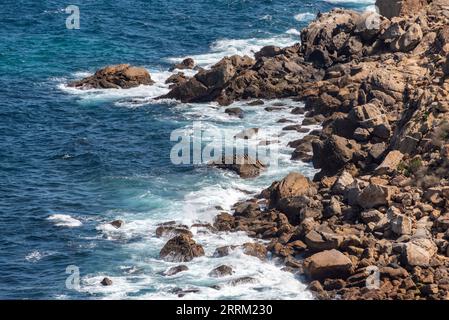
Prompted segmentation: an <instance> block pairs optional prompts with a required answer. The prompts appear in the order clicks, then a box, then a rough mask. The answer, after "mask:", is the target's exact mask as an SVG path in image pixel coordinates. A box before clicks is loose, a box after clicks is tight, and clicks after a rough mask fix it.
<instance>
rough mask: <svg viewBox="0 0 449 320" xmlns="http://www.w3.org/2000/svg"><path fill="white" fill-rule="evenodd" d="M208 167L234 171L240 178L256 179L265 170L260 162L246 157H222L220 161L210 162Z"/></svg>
mask: <svg viewBox="0 0 449 320" xmlns="http://www.w3.org/2000/svg"><path fill="white" fill-rule="evenodd" d="M210 165H212V166H214V167H217V168H220V169H226V170H230V171H234V172H235V173H237V174H238V175H239V176H240V177H241V178H254V177H257V176H258V175H259V174H260V173H261V172H262V171H263V170H265V168H266V167H265V165H264V164H263V163H262V162H260V161H259V160H254V159H252V158H251V157H249V156H247V155H245V156H233V157H225V156H224V157H223V158H222V159H221V161H215V162H212V163H211V164H210Z"/></svg>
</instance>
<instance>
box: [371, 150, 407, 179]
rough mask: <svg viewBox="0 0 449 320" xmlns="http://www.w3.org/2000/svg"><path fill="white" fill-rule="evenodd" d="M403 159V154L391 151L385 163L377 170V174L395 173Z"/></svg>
mask: <svg viewBox="0 0 449 320" xmlns="http://www.w3.org/2000/svg"><path fill="white" fill-rule="evenodd" d="M403 158H404V155H403V154H402V152H400V151H398V150H395V151H390V152H389V153H388V154H387V156H386V157H385V159H384V161H383V162H382V163H381V164H380V165H379V166H378V167H377V168H376V173H377V174H386V173H389V172H393V171H395V170H396V169H397V168H398V165H399V164H400V163H401V161H402V159H403Z"/></svg>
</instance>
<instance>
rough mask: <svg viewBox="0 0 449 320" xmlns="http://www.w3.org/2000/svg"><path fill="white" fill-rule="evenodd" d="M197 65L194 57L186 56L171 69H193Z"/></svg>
mask: <svg viewBox="0 0 449 320" xmlns="http://www.w3.org/2000/svg"><path fill="white" fill-rule="evenodd" d="M194 67H195V61H194V60H193V59H192V58H186V59H184V60H182V61H181V62H180V63H177V64H175V65H174V66H172V67H171V68H170V71H173V70H175V69H179V70H184V69H193V68H194Z"/></svg>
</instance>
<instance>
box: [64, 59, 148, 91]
mask: <svg viewBox="0 0 449 320" xmlns="http://www.w3.org/2000/svg"><path fill="white" fill-rule="evenodd" d="M152 84H154V81H153V80H151V76H150V73H149V72H148V71H147V70H146V69H144V68H138V67H132V66H130V65H129V64H119V65H113V66H108V67H105V68H103V69H100V70H98V71H97V72H95V74H94V75H93V76H90V77H87V78H84V79H82V80H79V81H74V82H71V83H69V85H68V86H69V87H75V88H79V89H118V88H122V89H129V88H132V87H137V86H139V85H152Z"/></svg>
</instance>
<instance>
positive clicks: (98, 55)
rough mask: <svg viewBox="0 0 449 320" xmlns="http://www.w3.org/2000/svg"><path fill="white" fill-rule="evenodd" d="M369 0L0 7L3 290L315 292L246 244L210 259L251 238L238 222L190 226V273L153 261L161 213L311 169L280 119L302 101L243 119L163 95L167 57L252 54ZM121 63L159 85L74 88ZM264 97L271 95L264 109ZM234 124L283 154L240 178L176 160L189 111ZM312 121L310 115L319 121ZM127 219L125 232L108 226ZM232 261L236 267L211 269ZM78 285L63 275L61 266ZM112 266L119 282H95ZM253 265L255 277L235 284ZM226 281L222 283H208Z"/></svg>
mask: <svg viewBox="0 0 449 320" xmlns="http://www.w3.org/2000/svg"><path fill="white" fill-rule="evenodd" d="M373 2H374V1H371V0H363V1H342V0H340V1H337V0H328V1H315V0H314V1H312V0H295V1H291V0H271V1H269V0H265V1H261V0H214V1H212V0H201V1H200V0H191V1H179V0H169V1H167V0H164V1H162V0H148V1H144V0H129V1H124V0H114V1H112V0H111V1H94V0H87V1H78V0H71V1H70V3H67V4H61V2H60V1H55V0H47V1H39V2H37V1H31V0H23V1H13V0H3V1H2V8H1V9H0V97H1V99H0V136H1V138H2V139H1V140H0V181H1V182H0V226H1V227H2V232H1V233H0V248H1V249H0V252H1V254H0V299H115V298H116V299H157V298H159V299H174V298H177V295H176V294H174V293H173V290H174V289H176V288H181V289H192V288H195V289H199V292H198V293H191V294H188V295H186V296H185V297H184V298H186V299H244V298H247V299H310V298H311V295H310V294H309V293H308V292H307V290H306V289H305V286H304V285H303V284H302V283H301V281H300V279H297V278H295V277H294V276H293V275H292V274H290V273H287V272H283V271H281V267H282V266H281V265H279V264H278V263H277V262H276V261H275V260H271V259H270V260H268V261H267V262H261V261H259V260H258V259H256V258H253V257H249V256H245V255H244V254H242V252H240V251H239V250H236V251H234V252H232V254H231V255H230V256H228V257H223V258H213V257H212V254H213V252H214V250H215V248H217V247H218V246H223V245H229V244H242V243H245V242H248V241H251V239H249V238H248V237H247V236H246V235H245V234H243V233H219V234H212V233H209V232H207V231H205V230H201V229H195V228H194V229H193V230H192V231H193V232H194V235H195V237H194V238H195V239H196V241H197V242H198V243H200V244H202V245H203V246H204V248H205V251H206V256H204V257H201V258H197V259H195V260H194V261H192V262H189V263H187V265H188V267H189V270H188V271H187V272H184V273H181V274H178V275H175V276H172V277H167V276H164V275H163V272H164V271H165V270H167V269H168V268H169V267H172V266H175V265H177V264H176V263H167V262H164V261H161V260H160V259H159V258H158V252H159V250H160V249H161V248H162V246H163V245H164V243H165V242H166V241H167V238H161V239H159V238H156V237H155V235H154V233H155V229H156V227H157V224H158V223H161V222H165V221H170V220H176V221H178V222H180V223H184V224H189V225H191V224H192V223H195V222H198V221H201V222H211V221H213V218H214V216H215V215H216V214H217V213H218V211H217V209H216V207H217V206H221V207H222V208H223V209H225V210H230V208H231V205H232V204H233V203H235V202H236V201H238V200H240V199H245V198H247V197H248V196H249V195H250V194H255V193H257V192H259V191H260V190H261V189H262V188H264V187H267V186H268V185H270V184H271V182H272V181H273V180H275V179H279V178H282V177H283V176H285V175H286V174H288V173H289V172H291V171H295V170H296V171H300V172H302V173H304V174H306V175H309V176H311V175H313V173H314V171H313V169H312V168H311V167H310V166H309V165H306V164H304V163H301V162H292V161H290V160H289V159H290V155H289V153H290V152H291V151H292V150H290V149H288V148H287V147H286V145H287V143H288V141H291V140H293V139H298V138H299V137H300V136H301V135H300V134H298V133H291V132H288V133H286V134H285V132H284V134H283V135H279V133H280V132H281V129H282V127H283V126H285V124H279V123H277V121H278V120H279V119H281V118H285V117H289V119H291V120H293V121H295V122H298V123H300V122H301V120H302V119H301V116H292V115H290V109H289V108H292V107H295V106H300V105H301V103H300V102H294V101H292V100H283V101H269V102H268V101H267V102H266V105H265V106H269V105H274V104H278V103H282V104H285V106H286V107H287V108H285V109H283V110H281V111H276V112H270V113H269V112H266V111H264V108H263V107H249V106H247V105H245V104H244V103H236V104H235V105H236V106H240V107H242V108H243V109H244V110H245V113H246V116H245V118H244V119H243V120H241V119H236V118H231V117H229V116H227V115H226V114H224V109H223V108H220V107H219V106H218V105H216V104H214V103H209V104H180V103H177V102H175V101H156V100H154V98H155V97H156V96H158V95H161V94H163V93H165V92H167V91H168V87H167V85H165V84H164V81H165V79H166V78H167V77H168V76H170V74H171V73H170V72H169V71H168V69H169V67H170V65H171V64H172V63H173V62H176V61H180V60H182V58H184V57H187V56H190V57H193V58H194V59H195V60H196V62H197V63H198V64H199V65H201V66H204V67H206V66H210V65H211V64H213V63H215V62H217V61H218V60H219V59H221V58H222V57H223V56H226V55H232V54H249V55H251V54H253V53H254V52H255V51H257V50H258V49H260V48H261V47H262V46H264V45H269V44H275V45H279V46H286V45H291V44H294V43H295V42H298V41H299V31H300V30H301V28H303V27H304V26H305V25H306V24H307V22H308V21H310V20H311V19H313V18H314V16H315V15H316V13H317V12H320V11H321V12H324V11H328V10H330V9H332V8H333V7H337V6H338V7H345V8H353V9H356V10H364V9H366V8H367V7H369V6H372V4H373ZM70 4H72V5H78V6H79V8H80V22H81V28H80V29H79V30H68V29H67V28H66V26H65V20H66V18H67V17H68V14H66V12H65V7H66V6H68V5H70ZM115 63H131V64H133V65H139V66H145V67H146V68H148V69H149V70H150V72H151V74H152V77H153V79H154V80H156V84H155V85H154V86H150V87H148V86H141V87H138V88H134V89H129V90H89V91H79V90H74V89H70V88H67V87H66V84H67V83H68V82H69V81H70V80H74V79H79V78H81V77H83V76H86V75H88V74H90V73H92V72H94V71H95V70H96V69H98V68H100V67H102V66H105V65H108V64H115ZM265 106H264V107H265ZM194 121H201V123H202V125H203V127H204V128H206V129H208V130H212V131H215V132H226V133H229V134H235V133H238V132H239V131H241V130H242V129H243V128H252V127H258V128H261V131H260V132H259V135H258V136H257V138H256V140H255V141H256V142H257V141H258V140H257V139H259V140H260V139H263V138H267V137H268V138H272V139H276V140H279V143H278V145H279V148H280V160H279V166H278V167H273V168H270V169H269V170H268V171H267V172H265V173H263V174H262V175H261V176H260V177H259V178H256V179H251V180H243V179H240V178H239V177H237V176H236V175H234V174H232V173H228V172H224V171H219V170H216V169H211V168H207V167H205V166H193V165H182V166H179V165H174V164H172V162H171V161H170V150H171V148H172V147H173V146H174V144H175V142H172V141H170V134H171V132H172V131H173V130H177V129H185V131H186V132H191V130H192V126H193V122H194ZM310 129H313V127H310ZM114 219H122V220H124V221H125V225H124V227H123V228H121V229H118V230H116V229H114V228H111V227H110V226H109V225H108V224H107V222H109V221H111V220H114ZM221 264H228V265H231V266H232V267H233V268H234V270H235V274H234V275H233V276H229V277H225V278H222V279H214V278H210V277H208V275H207V274H208V272H209V271H210V270H212V269H213V268H214V267H216V266H218V265H221ZM68 266H72V267H70V268H72V269H71V270H73V268H77V270H79V274H80V281H79V284H80V285H79V287H70V286H69V287H67V286H66V280H67V278H68V277H69V274H68V273H66V271H67V267H68ZM104 276H108V277H110V278H111V279H112V280H113V285H112V286H110V287H103V286H101V285H100V284H99V282H100V281H101V279H102V278H103V277H104ZM242 276H250V277H253V278H255V279H256V280H257V281H256V282H254V283H251V284H244V285H238V286H231V285H229V284H227V283H228V282H229V281H230V280H232V279H235V278H238V277H242ZM217 284H218V285H221V286H222V288H221V290H216V289H212V288H211V286H213V285H217Z"/></svg>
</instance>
